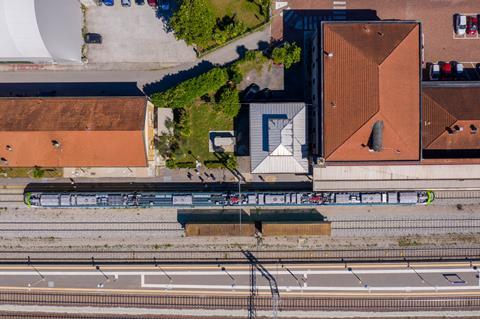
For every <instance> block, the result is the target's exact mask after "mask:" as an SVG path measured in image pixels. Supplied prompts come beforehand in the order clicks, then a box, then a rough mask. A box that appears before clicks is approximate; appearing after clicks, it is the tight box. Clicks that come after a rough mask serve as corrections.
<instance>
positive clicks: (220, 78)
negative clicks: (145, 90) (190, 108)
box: [151, 67, 228, 108]
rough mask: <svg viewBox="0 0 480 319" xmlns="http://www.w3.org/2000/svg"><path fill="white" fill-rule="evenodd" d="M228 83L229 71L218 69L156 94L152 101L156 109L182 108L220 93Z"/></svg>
mask: <svg viewBox="0 0 480 319" xmlns="http://www.w3.org/2000/svg"><path fill="white" fill-rule="evenodd" d="M227 81H228V71H227V69H225V68H220V67H216V68H214V69H212V70H210V71H208V72H207V73H204V74H202V75H199V76H198V77H196V78H193V79H190V80H187V81H184V82H182V83H180V84H178V85H177V86H175V87H173V88H171V89H169V90H167V91H165V92H159V93H154V94H153V95H152V96H151V100H152V103H153V104H154V105H155V106H156V107H168V108H182V107H184V106H186V105H188V104H191V103H192V102H193V101H194V100H195V99H196V98H198V97H200V96H202V95H205V94H208V93H210V92H216V91H218V89H220V88H221V87H222V86H223V85H225V83H226V82H227Z"/></svg>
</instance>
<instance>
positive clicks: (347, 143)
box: [322, 22, 420, 161]
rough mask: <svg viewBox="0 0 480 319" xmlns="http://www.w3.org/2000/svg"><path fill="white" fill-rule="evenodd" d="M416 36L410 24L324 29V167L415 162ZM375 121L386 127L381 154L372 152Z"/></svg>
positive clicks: (417, 109) (417, 143) (415, 25)
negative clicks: (343, 163) (336, 163)
mask: <svg viewBox="0 0 480 319" xmlns="http://www.w3.org/2000/svg"><path fill="white" fill-rule="evenodd" d="M419 30H420V28H419V24H418V23H413V22H412V23H392V22H375V23H329V22H327V23H324V24H323V50H324V54H322V56H323V86H324V87H323V92H324V95H323V141H324V144H323V147H324V150H323V154H324V157H325V159H326V160H327V161H386V160H418V159H419V157H420V153H419V148H420V141H419V136H420V129H419V126H420V123H419V122H420V114H419V113H420V101H419V99H420V97H419V94H420V90H419V80H420V79H419V77H420V74H419V63H420V61H419V52H420V51H419V50H420V48H419V37H420V31H419ZM329 53H331V54H333V56H331V57H328V54H329ZM376 121H383V123H384V129H383V150H382V151H380V152H371V151H369V147H367V146H366V145H367V144H368V141H369V138H370V135H371V132H372V127H373V125H374V123H375V122H376Z"/></svg>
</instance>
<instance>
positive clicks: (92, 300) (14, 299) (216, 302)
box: [0, 292, 480, 311]
mask: <svg viewBox="0 0 480 319" xmlns="http://www.w3.org/2000/svg"><path fill="white" fill-rule="evenodd" d="M249 302H250V299H249V296H245V297H242V296H238V297H237V296H199V295H192V296H174V295H137V294H93V293H85V294H80V293H50V292H0V303H1V304H16V305H32V304H34V305H55V306H89V307H129V308H157V309H160V308H169V309H225V310H234V309H247V308H248V306H249ZM253 303H254V307H255V309H257V310H270V309H271V308H272V298H271V297H268V296H256V297H254V298H253ZM339 309H342V310H344V311H375V310H382V311H408V310H415V311H422V310H423V311H428V310H437V311H438V310H458V309H461V310H478V309H480V296H465V297H463V296H458V297H435V298H430V297H415V298H409V297H403V298H393V297H391V298H386V297H380V298H375V297H366V298H363V297H362V298H354V297H345V298H338V297H336V298H326V297H308V298H306V297H284V298H281V299H280V302H279V310H280V311H289V310H290V311H291V310H310V311H313V310H322V311H325V310H339Z"/></svg>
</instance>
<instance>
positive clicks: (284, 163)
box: [250, 103, 308, 173]
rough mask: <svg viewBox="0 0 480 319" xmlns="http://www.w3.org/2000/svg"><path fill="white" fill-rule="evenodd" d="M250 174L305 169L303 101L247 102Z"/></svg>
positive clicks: (306, 168)
mask: <svg viewBox="0 0 480 319" xmlns="http://www.w3.org/2000/svg"><path fill="white" fill-rule="evenodd" d="M250 158H251V168H252V173H306V172H308V158H307V142H306V109H305V103H268V104H263V103H256V104H250Z"/></svg>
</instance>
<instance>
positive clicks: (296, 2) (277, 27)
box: [272, 0, 480, 62]
mask: <svg viewBox="0 0 480 319" xmlns="http://www.w3.org/2000/svg"><path fill="white" fill-rule="evenodd" d="M276 8H278V9H276ZM274 9H276V10H274V14H276V15H275V17H274V21H273V25H272V35H273V37H274V38H283V36H284V34H283V33H284V30H283V28H284V19H290V21H291V18H290V17H291V15H289V14H288V12H287V11H288V10H303V9H307V10H315V9H316V10H333V11H332V17H333V20H336V21H341V20H342V19H343V20H353V19H350V17H351V16H352V15H353V17H354V14H355V12H359V10H369V9H370V10H372V15H375V16H376V17H378V18H379V19H382V20H383V19H400V20H418V21H421V22H422V31H423V34H424V46H425V51H424V54H425V56H424V59H425V61H426V62H428V61H452V60H454V61H468V62H477V61H480V50H479V48H480V38H478V37H473V38H472V39H470V38H468V40H466V39H458V38H456V37H455V36H454V31H453V21H454V20H453V16H454V14H456V13H472V14H473V13H480V1H476V0H342V1H340V0H288V1H275V3H274ZM284 10H285V12H282V11H284ZM317 25H319V24H317ZM285 31H287V30H285Z"/></svg>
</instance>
